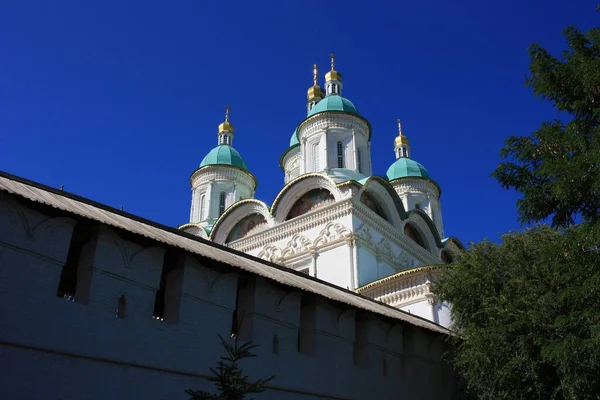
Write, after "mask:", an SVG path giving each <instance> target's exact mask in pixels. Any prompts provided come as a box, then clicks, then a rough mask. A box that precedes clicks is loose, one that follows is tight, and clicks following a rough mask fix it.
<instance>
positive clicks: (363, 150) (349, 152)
mask: <svg viewBox="0 0 600 400" xmlns="http://www.w3.org/2000/svg"><path fill="white" fill-rule="evenodd" d="M342 90H343V83H342V75H341V73H340V72H338V71H337V70H336V69H335V64H334V57H333V55H331V70H330V71H328V72H327V73H326V74H325V89H323V88H321V86H319V84H318V70H317V66H316V65H314V66H313V85H312V86H311V87H310V88H309V89H308V92H307V101H306V107H307V115H306V118H304V120H302V121H300V123H299V124H298V126H297V127H296V128H295V129H294V131H293V134H292V136H291V138H290V146H289V148H287V149H286V150H285V151H284V152H283V154H282V155H281V157H280V159H279V165H280V167H281V169H282V170H283V172H284V186H283V188H282V189H281V190H280V191H279V194H278V195H277V196H276V198H275V200H274V201H273V203H272V204H271V205H268V204H266V203H264V202H262V201H260V200H258V199H255V198H254V194H255V189H256V186H257V179H256V178H255V176H254V175H253V174H252V172H251V171H250V170H249V168H248V166H247V165H246V163H245V162H244V160H243V158H242V156H241V155H240V153H239V152H238V151H237V150H236V149H235V148H234V146H233V139H234V127H233V124H232V123H231V122H230V121H229V107H226V114H225V121H224V122H223V123H222V124H220V125H219V128H218V141H217V146H216V147H215V148H213V149H212V150H210V151H209V152H208V154H207V155H206V156H205V157H204V159H203V160H202V162H201V163H200V166H199V168H198V169H197V170H196V171H194V172H193V174H192V175H191V178H190V183H191V187H192V205H191V212H190V221H189V223H186V224H184V225H182V226H180V229H182V230H183V231H185V232H188V233H192V234H194V235H197V236H200V237H202V238H205V239H208V240H211V241H213V242H216V243H218V244H223V245H226V246H228V247H230V248H232V249H235V250H238V251H241V252H244V253H247V254H250V255H253V256H257V257H259V258H262V259H265V260H268V261H271V262H274V263H277V264H279V265H282V266H284V267H287V268H291V269H293V270H296V271H299V272H302V273H305V274H308V275H310V276H312V277H316V278H318V279H322V280H325V281H327V282H330V283H332V284H334V285H337V286H340V287H342V288H345V289H349V290H352V291H356V292H358V293H360V294H362V295H365V296H367V297H371V298H374V299H375V300H378V301H381V302H384V303H386V304H388V305H391V306H394V307H397V308H400V309H402V310H404V311H407V312H410V313H411V314H416V315H418V316H421V317H423V318H427V319H429V320H431V321H433V322H435V323H438V324H440V325H442V326H446V327H448V326H449V325H450V311H449V308H448V305H447V304H445V303H442V302H439V301H438V300H437V299H436V298H435V296H434V295H433V294H432V293H431V291H430V288H431V284H432V280H433V279H434V278H435V275H436V272H437V270H438V269H439V268H440V265H443V264H447V263H450V262H451V261H452V259H453V256H452V254H453V252H454V251H457V250H459V249H463V248H464V246H463V245H462V244H461V243H460V241H459V240H457V239H456V238H453V237H449V236H446V235H445V233H444V226H443V219H442V210H441V203H440V195H441V189H440V187H439V185H438V184H437V183H436V182H435V181H434V180H433V179H432V178H431V177H430V176H429V173H428V172H427V170H426V169H425V167H423V165H421V164H419V163H418V162H416V161H415V160H413V159H412V157H411V149H410V142H409V140H408V137H407V136H406V135H405V134H404V133H403V131H402V124H401V122H400V120H398V135H397V137H396V138H395V140H394V152H395V156H396V160H395V161H394V160H390V161H391V165H390V167H389V168H388V170H387V172H386V174H385V176H378V175H375V174H374V173H373V171H372V168H371V146H370V143H371V135H372V130H371V125H370V123H369V121H368V120H367V119H366V118H365V117H364V116H363V115H361V113H360V112H359V111H358V109H357V107H355V106H354V104H353V103H352V102H351V101H350V100H348V99H347V98H345V97H343V96H342ZM290 130H291V129H290ZM392 161H393V162H392Z"/></svg>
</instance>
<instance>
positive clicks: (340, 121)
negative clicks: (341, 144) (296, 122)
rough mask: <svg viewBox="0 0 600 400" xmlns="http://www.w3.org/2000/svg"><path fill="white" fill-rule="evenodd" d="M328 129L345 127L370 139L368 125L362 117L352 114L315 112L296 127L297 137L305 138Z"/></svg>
mask: <svg viewBox="0 0 600 400" xmlns="http://www.w3.org/2000/svg"><path fill="white" fill-rule="evenodd" d="M329 129H347V130H351V131H354V134H356V135H360V136H363V137H364V138H365V139H366V140H367V141H369V140H370V127H369V125H368V123H366V122H365V120H364V119H362V118H360V117H358V116H356V115H354V114H347V113H341V112H334V111H326V112H322V113H319V114H315V115H313V116H311V117H309V118H308V119H306V120H305V121H304V122H303V123H302V124H301V125H300V127H299V128H298V138H299V139H300V138H307V137H310V136H312V135H314V134H317V133H319V132H324V131H325V132H326V131H327V130H329Z"/></svg>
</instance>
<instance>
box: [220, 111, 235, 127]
mask: <svg viewBox="0 0 600 400" xmlns="http://www.w3.org/2000/svg"><path fill="white" fill-rule="evenodd" d="M230 110H231V108H229V106H225V121H224V122H223V123H222V124H221V125H219V133H222V132H229V133H233V125H232V124H231V122H229V111H230Z"/></svg>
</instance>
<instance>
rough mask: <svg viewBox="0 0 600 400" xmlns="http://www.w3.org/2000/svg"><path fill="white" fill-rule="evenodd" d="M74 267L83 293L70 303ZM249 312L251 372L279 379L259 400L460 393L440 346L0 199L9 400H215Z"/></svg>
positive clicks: (337, 307) (3, 394)
mask: <svg viewBox="0 0 600 400" xmlns="http://www.w3.org/2000/svg"><path fill="white" fill-rule="evenodd" d="M76 248H77V249H78V251H77V252H76V251H74V249H76ZM75 253H77V255H78V256H77V257H75V256H73V254H75ZM75 258H76V261H73V260H74V259H75ZM73 262H75V263H76V269H77V279H76V282H77V285H76V292H75V293H74V296H71V297H69V296H65V295H62V296H60V295H58V294H59V293H58V291H59V288H60V287H64V279H63V280H61V274H62V275H63V278H64V270H65V268H67V267H66V266H67V265H69V266H71V267H72V266H73ZM163 271H164V272H163ZM298 279H300V278H298ZM242 280H244V282H245V284H244V285H241V284H240V282H241V281H242ZM61 285H62V286H61ZM240 285H241V286H240ZM157 292H160V293H161V296H159V297H161V298H163V299H164V305H163V306H162V308H161V311H160V316H158V317H157V315H156V314H157V311H156V310H157V306H156V304H157V303H156V302H157V295H156V294H157ZM123 299H124V300H123ZM159 308H160V307H159ZM240 310H242V311H243V312H244V313H243V315H244V320H243V322H242V323H241V325H240V326H238V328H239V336H240V337H244V336H246V337H247V338H248V339H251V340H252V341H254V342H255V343H257V344H259V345H260V347H258V348H257V349H255V352H256V353H257V354H258V357H257V358H254V359H252V360H248V362H247V363H246V364H245V365H246V372H247V373H248V374H249V375H250V376H251V377H266V376H269V375H271V374H275V375H276V379H275V380H274V381H272V382H271V386H272V388H271V389H270V390H269V391H267V392H265V393H263V394H259V395H256V396H255V398H256V399H257V400H260V399H334V398H335V399H375V398H377V399H397V398H401V397H402V398H407V399H416V398H423V399H436V398H450V396H451V394H452V392H453V387H452V386H453V385H452V382H451V380H449V379H448V377H447V375H448V374H446V375H443V374H442V373H441V372H440V371H442V369H443V364H442V363H441V361H440V359H441V354H442V351H443V350H444V349H443V345H442V344H441V338H442V335H440V334H435V333H433V332H430V331H426V330H424V329H421V328H418V327H415V326H412V325H409V324H408V323H405V322H402V321H397V320H384V319H383V318H381V317H379V316H377V315H375V314H372V313H369V312H366V311H363V310H356V309H352V308H349V307H348V306H345V305H342V304H339V303H336V302H333V301H331V300H328V299H326V298H324V297H320V296H317V295H312V294H307V293H302V292H300V291H299V290H298V289H295V288H291V287H286V286H282V285H280V284H275V283H274V282H271V281H268V280H266V279H264V278H259V277H256V276H252V275H249V274H248V273H245V272H243V271H242V270H239V269H236V268H235V267H232V266H228V265H225V264H219V263H216V262H214V261H211V260H209V259H205V258H203V257H201V256H197V255H192V254H187V253H184V252H182V251H179V250H177V249H172V248H167V247H166V246H164V245H162V244H160V243H158V242H153V241H151V240H150V239H147V238H143V237H136V236H134V235H131V234H129V233H127V232H122V231H119V230H116V229H113V228H111V227H108V226H105V225H101V224H99V223H94V222H91V221H84V220H81V219H78V218H76V217H75V216H71V215H63V214H61V213H59V212H57V211H56V210H52V209H49V208H45V207H43V206H40V205H38V204H35V205H34V204H32V203H28V202H26V201H24V200H19V201H16V200H15V198H14V197H12V196H9V195H5V194H2V195H1V196H0V316H1V317H2V323H1V325H0V356H1V357H2V361H3V365H5V366H8V368H5V369H4V372H3V374H0V398H13V399H21V398H22V399H35V398H49V399H54V398H56V399H58V398H60V399H77V400H82V399H106V398H115V399H117V398H123V399H125V398H128V399H129V398H148V399H176V398H182V399H184V398H187V395H185V393H184V390H185V389H188V388H196V389H197V388H205V389H209V388H212V387H213V386H212V384H211V383H209V382H207V381H206V377H207V375H208V374H209V370H208V368H209V367H211V366H214V365H215V364H216V362H217V361H218V359H219V357H220V356H221V355H223V349H222V347H221V346H220V342H219V338H218V336H217V335H218V334H221V335H222V336H223V337H225V338H226V339H228V340H230V336H231V332H232V327H233V325H235V323H234V319H233V315H234V313H238V312H240ZM407 332H408V334H407ZM275 337H277V339H275ZM299 338H300V339H299ZM384 360H385V362H384ZM423 385H425V386H427V387H425V388H424V387H423Z"/></svg>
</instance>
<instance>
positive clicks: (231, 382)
mask: <svg viewBox="0 0 600 400" xmlns="http://www.w3.org/2000/svg"><path fill="white" fill-rule="evenodd" d="M219 339H221V344H222V345H223V347H224V348H225V351H226V353H227V354H226V355H225V356H223V357H221V359H220V360H219V362H218V363H217V367H216V368H210V371H211V372H212V374H213V375H214V376H213V377H211V378H210V380H211V381H212V382H215V383H216V386H217V393H216V394H215V393H211V392H207V391H204V390H191V389H187V390H186V391H185V392H186V393H187V394H189V395H190V396H191V397H190V400H244V399H246V395H248V394H251V393H261V392H264V391H265V390H266V389H267V388H266V384H267V383H268V382H269V381H271V380H272V379H273V378H275V376H270V377H269V378H266V379H257V380H255V381H250V379H249V378H248V376H247V375H245V374H244V371H243V369H242V368H241V366H240V361H241V360H243V359H245V358H251V357H256V354H254V353H252V352H251V350H252V349H254V348H256V347H258V344H252V342H247V343H244V344H241V345H240V344H239V342H238V337H237V336H235V338H234V342H233V345H230V344H228V343H227V342H226V341H225V339H223V337H222V336H221V335H219ZM248 400H252V399H248Z"/></svg>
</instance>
